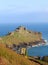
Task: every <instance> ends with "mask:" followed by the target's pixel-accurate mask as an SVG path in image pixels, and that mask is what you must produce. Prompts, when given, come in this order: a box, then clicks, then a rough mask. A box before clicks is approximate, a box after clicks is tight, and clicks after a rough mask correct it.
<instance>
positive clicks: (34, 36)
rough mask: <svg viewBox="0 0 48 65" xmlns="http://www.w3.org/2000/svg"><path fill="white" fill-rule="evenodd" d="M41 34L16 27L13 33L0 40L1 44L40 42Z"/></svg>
mask: <svg viewBox="0 0 48 65" xmlns="http://www.w3.org/2000/svg"><path fill="white" fill-rule="evenodd" d="M41 39H42V34H41V33H40V32H33V31H29V30H27V29H26V28H25V27H22V26H20V27H18V28H16V30H15V31H13V32H11V33H8V34H7V35H6V36H4V37H2V38H0V42H1V43H6V44H19V43H23V42H26V43H28V42H35V41H41Z"/></svg>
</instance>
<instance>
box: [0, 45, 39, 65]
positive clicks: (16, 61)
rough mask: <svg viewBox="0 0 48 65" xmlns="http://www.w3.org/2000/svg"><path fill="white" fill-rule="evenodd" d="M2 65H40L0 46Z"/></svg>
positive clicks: (0, 61)
mask: <svg viewBox="0 0 48 65" xmlns="http://www.w3.org/2000/svg"><path fill="white" fill-rule="evenodd" d="M0 65H40V64H38V63H36V62H34V61H32V62H31V61H30V60H28V59H27V58H25V56H21V55H19V54H16V52H14V51H12V50H10V49H8V48H6V47H5V45H3V44H0Z"/></svg>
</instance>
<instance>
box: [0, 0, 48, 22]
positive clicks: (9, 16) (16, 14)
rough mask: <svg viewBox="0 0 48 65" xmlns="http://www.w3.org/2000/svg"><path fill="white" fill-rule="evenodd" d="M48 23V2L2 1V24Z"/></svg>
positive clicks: (0, 14)
mask: <svg viewBox="0 0 48 65" xmlns="http://www.w3.org/2000/svg"><path fill="white" fill-rule="evenodd" d="M17 22H18V23H29V22H30V23H35V22H36V23H41V22H42V23H48V0H39V1H38V0H33V1H32V0H24V1H22V0H17V1H16V0H1V1H0V23H17Z"/></svg>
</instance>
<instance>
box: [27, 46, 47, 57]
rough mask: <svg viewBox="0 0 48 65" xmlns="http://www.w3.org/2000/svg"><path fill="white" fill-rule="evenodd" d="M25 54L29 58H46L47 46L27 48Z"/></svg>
mask: <svg viewBox="0 0 48 65" xmlns="http://www.w3.org/2000/svg"><path fill="white" fill-rule="evenodd" d="M27 53H28V55H29V56H40V57H42V56H48V45H47V46H39V47H32V48H29V49H28V50H27Z"/></svg>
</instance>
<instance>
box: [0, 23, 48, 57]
mask: <svg viewBox="0 0 48 65" xmlns="http://www.w3.org/2000/svg"><path fill="white" fill-rule="evenodd" d="M20 25H22V26H25V27H26V28H27V29H28V30H32V31H37V32H41V33H42V38H43V39H46V40H48V24H46V23H42V24H35V23H34V24H30V23H29V24H28V23H26V24H25V23H24V24H20V23H19V24H0V36H5V35H6V34H7V33H8V32H12V31H14V30H16V28H17V27H18V26H20ZM28 55H29V56H48V45H47V46H41V47H33V48H29V49H28Z"/></svg>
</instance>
